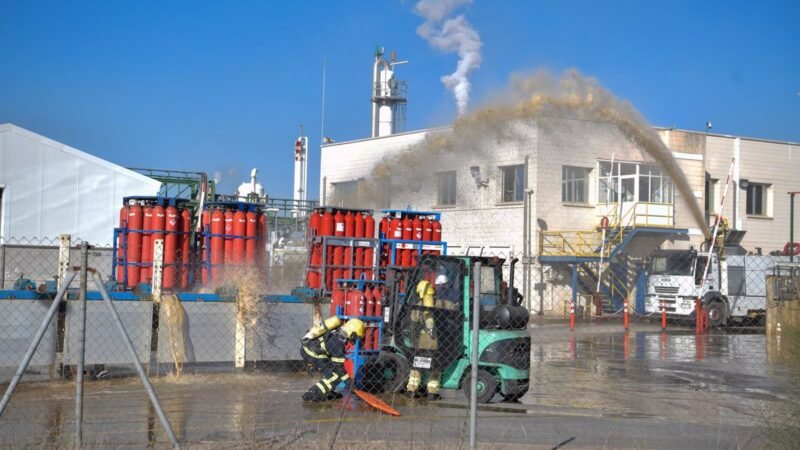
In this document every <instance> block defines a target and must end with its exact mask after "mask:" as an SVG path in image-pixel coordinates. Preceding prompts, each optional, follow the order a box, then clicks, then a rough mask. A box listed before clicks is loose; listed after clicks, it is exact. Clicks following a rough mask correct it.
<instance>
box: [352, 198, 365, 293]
mask: <svg viewBox="0 0 800 450" xmlns="http://www.w3.org/2000/svg"><path fill="white" fill-rule="evenodd" d="M353 223H354V227H355V232H354V233H353V237H354V238H356V239H359V238H363V237H364V215H363V214H361V213H360V212H357V213H353ZM363 265H364V248H363V247H360V246H359V247H356V249H355V251H354V255H353V266H355V267H357V268H356V269H354V270H353V278H356V279H358V278H360V277H361V274H362V273H364V269H363V268H362V267H361V266H363Z"/></svg>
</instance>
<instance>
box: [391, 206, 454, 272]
mask: <svg viewBox="0 0 800 450" xmlns="http://www.w3.org/2000/svg"><path fill="white" fill-rule="evenodd" d="M380 232H381V235H382V236H383V238H384V239H385V240H404V241H426V242H441V240H442V224H441V222H439V221H438V220H436V218H434V217H433V216H430V217H428V216H426V215H420V214H416V215H415V214H402V215H394V216H392V215H388V216H386V217H384V218H382V219H381V221H380ZM391 253H392V252H391V246H390V245H389V244H384V246H383V248H382V249H381V267H387V266H394V267H413V266H416V265H417V257H418V256H419V254H420V253H419V250H418V249H410V248H403V249H399V248H396V250H395V254H394V261H392V254H391ZM439 253H440V252H439V251H438V250H423V251H422V254H439Z"/></svg>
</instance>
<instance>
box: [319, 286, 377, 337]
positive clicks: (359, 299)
mask: <svg viewBox="0 0 800 450" xmlns="http://www.w3.org/2000/svg"><path fill="white" fill-rule="evenodd" d="M382 298H383V289H382V287H381V286H380V285H374V286H370V285H365V286H363V288H362V289H359V288H358V287H356V286H349V287H348V286H344V287H337V288H336V289H334V290H333V292H332V293H331V315H332V316H333V315H337V313H339V314H341V315H345V316H350V317H381V316H383V303H382V302H381V299H382ZM378 334H379V333H378V327H377V324H375V323H374V322H372V321H371V322H367V335H366V337H365V338H364V349H365V350H377V349H379V348H380V336H379V335H378Z"/></svg>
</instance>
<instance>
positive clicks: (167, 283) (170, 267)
mask: <svg viewBox="0 0 800 450" xmlns="http://www.w3.org/2000/svg"><path fill="white" fill-rule="evenodd" d="M166 213H167V221H166V223H165V224H164V231H166V236H164V279H163V282H162V284H161V286H162V287H163V288H164V289H173V288H174V287H175V285H176V282H177V279H178V267H177V266H178V261H180V259H179V257H178V239H179V235H178V232H180V231H181V216H180V215H178V209H177V208H175V207H174V206H168V207H167V209H166Z"/></svg>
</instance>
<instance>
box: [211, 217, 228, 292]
mask: <svg viewBox="0 0 800 450" xmlns="http://www.w3.org/2000/svg"><path fill="white" fill-rule="evenodd" d="M224 233H225V213H224V212H222V210H221V209H215V210H214V212H212V213H211V234H212V236H211V276H210V277H209V281H212V282H213V281H219V276H220V270H221V269H222V263H223V262H224V258H225V238H223V237H222V234H224Z"/></svg>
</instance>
